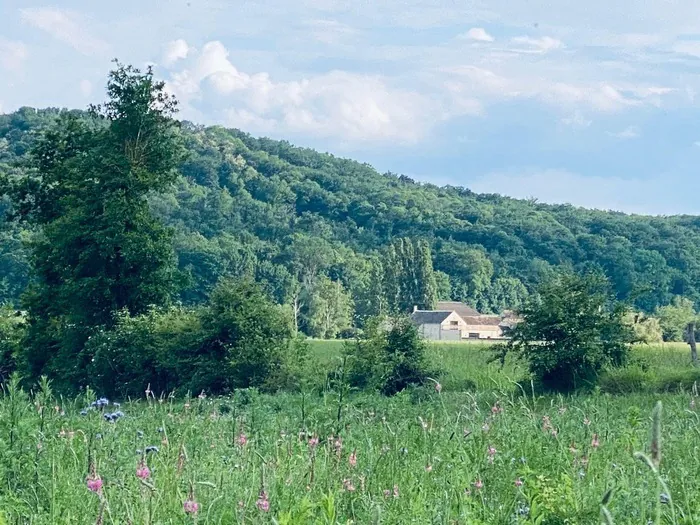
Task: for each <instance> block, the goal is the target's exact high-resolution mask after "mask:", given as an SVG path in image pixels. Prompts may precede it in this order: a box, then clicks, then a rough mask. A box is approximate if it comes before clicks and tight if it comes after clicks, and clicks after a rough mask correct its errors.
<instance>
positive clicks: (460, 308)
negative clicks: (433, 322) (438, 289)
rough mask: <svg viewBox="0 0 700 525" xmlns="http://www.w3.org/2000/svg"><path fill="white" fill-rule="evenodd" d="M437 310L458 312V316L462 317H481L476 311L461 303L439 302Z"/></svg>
mask: <svg viewBox="0 0 700 525" xmlns="http://www.w3.org/2000/svg"><path fill="white" fill-rule="evenodd" d="M436 308H437V309H438V310H445V311H447V310H449V311H451V312H452V311H454V312H457V315H459V316H460V317H464V316H469V317H473V316H477V315H481V314H480V313H479V312H478V311H476V310H475V309H474V308H472V307H471V306H469V305H468V304H464V303H460V302H459V301H438V303H437V305H436Z"/></svg>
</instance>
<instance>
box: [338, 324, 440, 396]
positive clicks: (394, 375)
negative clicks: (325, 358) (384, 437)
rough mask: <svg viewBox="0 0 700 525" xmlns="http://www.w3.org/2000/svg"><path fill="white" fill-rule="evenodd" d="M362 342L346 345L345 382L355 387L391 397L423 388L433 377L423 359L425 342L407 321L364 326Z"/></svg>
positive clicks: (433, 371) (434, 373)
mask: <svg viewBox="0 0 700 525" xmlns="http://www.w3.org/2000/svg"><path fill="white" fill-rule="evenodd" d="M365 333H366V334H367V337H366V338H365V339H357V340H355V341H354V342H351V343H346V345H345V348H344V352H345V355H346V356H347V357H348V358H349V359H348V368H347V377H346V378H347V381H348V383H349V384H350V385H351V386H354V387H357V388H373V389H379V390H380V391H381V392H382V393H383V394H384V395H394V394H396V393H398V392H401V391H402V390H404V389H405V388H407V387H409V386H415V385H423V384H424V383H426V381H427V380H428V378H429V377H431V376H436V375H437V371H435V370H432V369H431V368H430V367H429V365H428V362H427V360H426V357H425V350H426V343H425V341H423V339H421V337H420V335H419V334H418V329H417V328H416V326H415V325H414V324H413V323H412V322H411V321H410V320H409V319H408V318H398V319H394V320H392V321H391V323H390V326H389V327H387V325H386V324H385V323H383V322H381V321H379V320H374V321H372V322H370V323H368V326H367V328H366V331H365Z"/></svg>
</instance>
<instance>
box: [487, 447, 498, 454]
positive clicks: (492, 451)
mask: <svg viewBox="0 0 700 525" xmlns="http://www.w3.org/2000/svg"><path fill="white" fill-rule="evenodd" d="M488 452H489V456H495V455H496V452H497V451H496V449H495V448H494V447H493V446H490V447H489V450H488Z"/></svg>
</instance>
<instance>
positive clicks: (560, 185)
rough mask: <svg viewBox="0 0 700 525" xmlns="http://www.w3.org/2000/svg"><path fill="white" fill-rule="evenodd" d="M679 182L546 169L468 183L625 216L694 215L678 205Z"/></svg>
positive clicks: (689, 205)
mask: <svg viewBox="0 0 700 525" xmlns="http://www.w3.org/2000/svg"><path fill="white" fill-rule="evenodd" d="M676 179H679V180H676ZM680 179H681V177H673V176H672V175H664V176H658V177H654V178H646V179H627V178H622V177H616V176H612V177H603V176H590V177H589V176H584V175H580V174H577V173H572V172H570V171H567V170H556V169H549V170H528V171H524V172H519V173H514V172H510V173H491V174H488V175H484V176H482V177H479V178H478V179H476V180H474V181H473V182H471V183H470V184H469V188H470V189H471V190H473V191H476V192H479V193H501V194H503V195H508V196H511V197H515V198H521V199H527V198H531V197H533V196H536V197H537V199H538V200H540V201H542V202H547V203H557V204H564V203H568V204H572V205H575V206H584V207H587V208H597V209H601V210H616V211H623V212H627V213H643V214H644V213H656V214H668V215H672V214H678V213H697V211H698V208H697V205H695V203H693V202H691V201H688V202H685V203H679V201H678V195H677V187H678V185H677V184H680Z"/></svg>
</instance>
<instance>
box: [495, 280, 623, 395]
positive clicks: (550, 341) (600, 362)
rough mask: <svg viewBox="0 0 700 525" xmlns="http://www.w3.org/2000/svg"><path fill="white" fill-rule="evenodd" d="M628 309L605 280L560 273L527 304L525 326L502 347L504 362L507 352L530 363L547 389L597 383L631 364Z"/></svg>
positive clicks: (532, 371) (518, 326) (568, 388)
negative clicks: (608, 370)
mask: <svg viewBox="0 0 700 525" xmlns="http://www.w3.org/2000/svg"><path fill="white" fill-rule="evenodd" d="M625 310H626V309H625V308H624V306H623V305H622V304H621V303H619V302H617V301H615V300H614V298H613V295H612V293H611V291H610V288H609V283H608V281H607V279H606V278H605V277H604V276H602V275H599V274H586V275H583V276H579V275H575V274H568V273H566V274H561V275H559V276H558V277H557V278H556V279H554V280H552V281H550V282H548V283H545V284H544V285H542V286H541V287H540V289H539V294H538V295H537V296H536V297H533V298H531V299H529V300H528V302H527V303H526V304H525V306H524V307H523V308H522V309H521V311H520V315H521V317H522V319H523V320H522V322H520V323H518V324H517V325H516V326H515V327H514V328H513V330H512V331H511V333H510V337H511V338H510V340H509V341H508V342H507V343H505V344H502V345H498V347H497V352H498V355H499V357H500V359H501V362H504V360H505V357H506V355H507V354H508V353H513V354H515V356H516V357H518V358H520V359H523V360H525V361H526V362H527V363H528V367H529V371H530V374H531V375H532V377H533V378H534V379H535V380H537V381H538V382H539V383H540V384H541V385H542V386H544V387H545V388H548V389H553V390H563V391H567V390H574V389H576V388H580V387H582V386H585V385H590V384H593V383H594V382H595V381H596V380H597V377H598V373H599V372H600V371H601V370H602V369H603V367H605V366H621V365H623V364H625V362H626V360H627V357H628V353H629V344H630V343H631V341H633V339H634V336H633V333H632V328H631V327H630V325H629V324H626V323H625V322H624V315H625V313H626V311H625Z"/></svg>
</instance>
